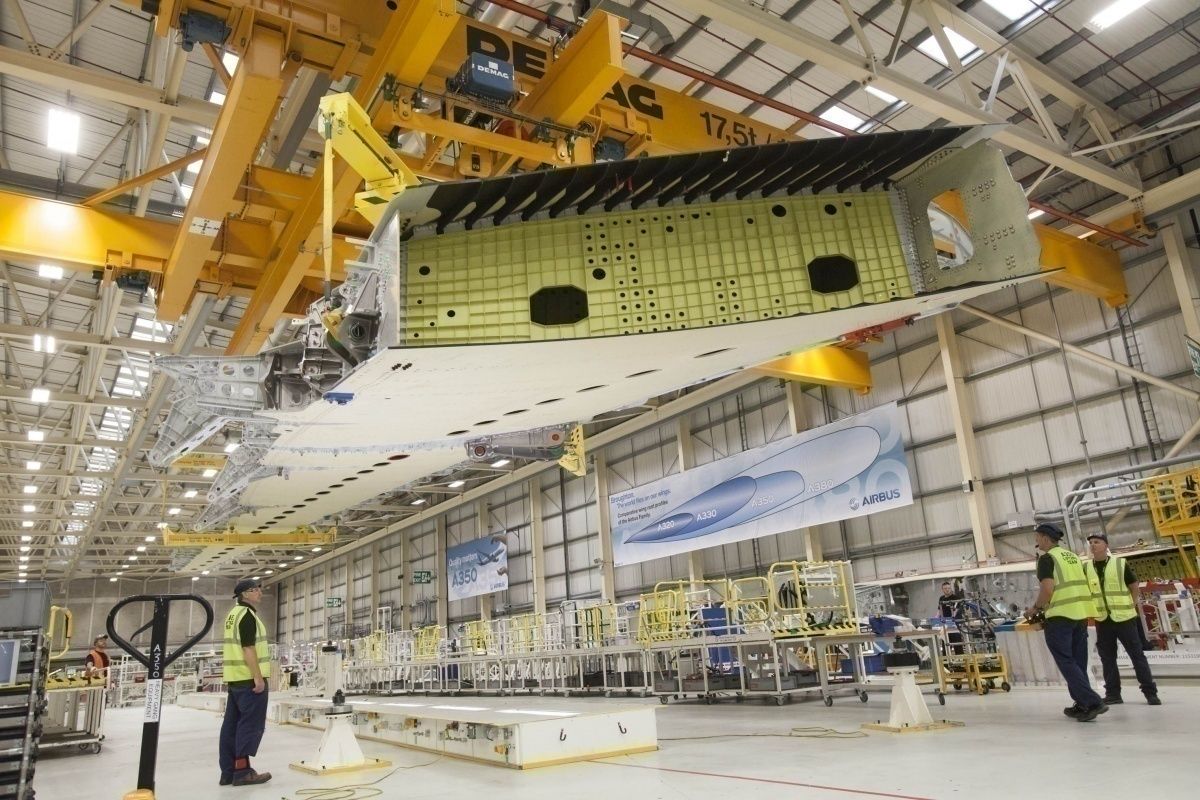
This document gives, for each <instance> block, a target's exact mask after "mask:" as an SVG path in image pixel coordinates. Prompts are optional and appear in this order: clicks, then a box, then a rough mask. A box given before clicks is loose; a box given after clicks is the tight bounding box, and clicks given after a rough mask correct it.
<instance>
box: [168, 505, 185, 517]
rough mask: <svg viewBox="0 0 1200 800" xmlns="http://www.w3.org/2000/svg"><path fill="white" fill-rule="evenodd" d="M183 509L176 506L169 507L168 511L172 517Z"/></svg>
mask: <svg viewBox="0 0 1200 800" xmlns="http://www.w3.org/2000/svg"><path fill="white" fill-rule="evenodd" d="M181 510H182V509H180V508H178V507H175V508H168V509H167V513H168V514H170V515H171V516H172V517H174V516H176V515H177V514H178V513H179V512H180V511H181Z"/></svg>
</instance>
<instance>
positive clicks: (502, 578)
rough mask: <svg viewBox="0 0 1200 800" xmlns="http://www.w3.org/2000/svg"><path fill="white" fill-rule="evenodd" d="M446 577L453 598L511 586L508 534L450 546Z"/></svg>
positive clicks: (463, 597) (473, 595) (458, 598)
mask: <svg viewBox="0 0 1200 800" xmlns="http://www.w3.org/2000/svg"><path fill="white" fill-rule="evenodd" d="M446 576H447V579H446V584H447V586H449V597H450V599H451V600H466V599H467V598H468V597H476V596H478V595H481V594H491V593H492V592H500V591H504V590H505V589H507V588H508V537H507V535H506V534H503V533H498V534H496V535H494V536H485V537H484V538H482V539H475V540H473V541H470V542H463V543H462V544H459V545H455V546H454V547H451V548H448V549H447V550H446Z"/></svg>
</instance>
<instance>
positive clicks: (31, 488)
mask: <svg viewBox="0 0 1200 800" xmlns="http://www.w3.org/2000/svg"><path fill="white" fill-rule="evenodd" d="M21 491H22V492H24V493H25V494H37V487H36V486H33V485H32V484H31V485H29V486H25V487H23V488H22V489H21Z"/></svg>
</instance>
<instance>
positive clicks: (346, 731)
mask: <svg viewBox="0 0 1200 800" xmlns="http://www.w3.org/2000/svg"><path fill="white" fill-rule="evenodd" d="M333 702H334V704H333V706H332V707H331V708H328V709H326V711H325V733H324V735H323V736H321V744H320V745H318V747H317V754H316V756H314V757H313V758H312V759H309V760H308V761H295V762H293V763H292V764H291V765H290V766H291V768H292V769H297V770H300V771H301V772H307V773H309V774H310V775H327V774H329V773H333V772H350V771H353V770H356V769H375V768H377V767H390V766H391V765H392V762H390V761H385V760H383V759H382V758H367V757H366V756H364V755H363V752H362V748H361V747H359V746H358V739H356V738H354V728H353V727H352V726H351V724H350V717H351V715H352V714H353V713H354V710H353V709H352V708H351V707H350V706H348V705H346V704H345V699H344V698H343V697H342V695H341V692H339V693H338V694H337V696H336V697H335V698H334V701H333Z"/></svg>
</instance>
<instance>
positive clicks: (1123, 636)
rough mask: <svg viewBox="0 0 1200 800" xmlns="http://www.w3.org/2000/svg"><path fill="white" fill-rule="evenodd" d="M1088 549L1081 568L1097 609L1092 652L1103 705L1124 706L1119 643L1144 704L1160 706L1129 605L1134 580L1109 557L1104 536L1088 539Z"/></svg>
mask: <svg viewBox="0 0 1200 800" xmlns="http://www.w3.org/2000/svg"><path fill="white" fill-rule="evenodd" d="M1088 547H1090V548H1091V549H1092V560H1091V561H1087V562H1084V565H1083V566H1084V570H1085V571H1086V572H1087V577H1088V584H1089V586H1090V587H1091V590H1092V597H1093V598H1094V599H1095V601H1096V607H1097V614H1096V650H1097V651H1098V652H1099V653H1100V664H1101V665H1102V666H1103V667H1104V704H1105V705H1109V706H1114V705H1117V704H1119V703H1123V702H1125V701H1124V700H1122V699H1121V674H1120V673H1119V672H1117V642H1118V641H1120V643H1121V646H1122V647H1124V648H1125V652H1126V653H1128V654H1129V660H1130V661H1131V662H1132V663H1133V673H1134V674H1135V675H1136V676H1137V679H1138V684H1139V685H1141V687H1142V694H1144V695H1145V696H1146V702H1147V703H1149V704H1150V705H1152V706H1160V705H1162V700H1159V699H1158V687H1157V686H1156V685H1155V684H1154V676H1153V675H1152V674H1151V673H1150V664H1149V662H1147V661H1146V653H1145V651H1144V650H1143V649H1142V636H1141V631H1139V630H1138V626H1139V625H1141V620H1139V619H1138V613H1137V607H1136V606H1135V605H1134V604H1133V585H1134V584H1135V583H1137V578H1136V577H1134V574H1133V570H1131V569H1130V568H1129V564H1128V563H1127V562H1126V561H1125V559H1123V558H1121V557H1120V556H1110V554H1109V552H1108V536H1107V535H1106V534H1105V533H1103V532H1101V533H1093V534H1092V535H1091V536H1089V537H1088Z"/></svg>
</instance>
